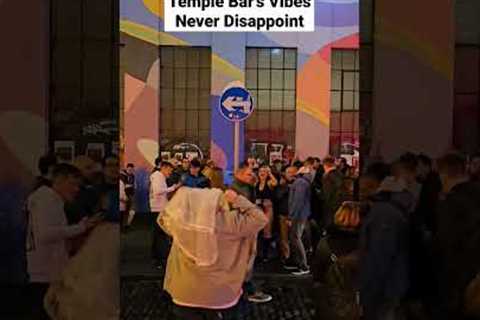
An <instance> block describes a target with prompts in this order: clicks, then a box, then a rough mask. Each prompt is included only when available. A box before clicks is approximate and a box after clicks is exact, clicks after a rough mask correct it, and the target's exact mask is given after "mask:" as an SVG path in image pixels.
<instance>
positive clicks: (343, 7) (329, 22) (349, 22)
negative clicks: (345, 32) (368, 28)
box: [315, 2, 359, 27]
mask: <svg viewBox="0 0 480 320" xmlns="http://www.w3.org/2000/svg"><path fill="white" fill-rule="evenodd" d="M358 24H359V6H358V3H325V2H316V3H315V25H316V26H321V27H348V26H355V25H358Z"/></svg>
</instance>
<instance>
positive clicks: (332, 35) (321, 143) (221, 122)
mask: <svg viewBox="0 0 480 320" xmlns="http://www.w3.org/2000/svg"><path fill="white" fill-rule="evenodd" d="M315 10H316V12H315V24H316V28H315V31H314V32H306V33H165V32H162V30H163V19H162V15H163V1H160V0H122V1H121V7H120V19H121V21H120V27H121V41H122V43H123V47H122V49H121V72H120V74H121V77H122V79H121V81H122V82H123V109H124V114H123V115H124V128H123V133H124V140H123V141H124V155H125V158H124V161H125V162H133V163H135V164H136V165H137V167H140V168H143V169H140V171H142V170H144V171H149V170H150V169H151V167H152V165H153V161H154V159H155V158H156V157H157V156H158V150H159V132H160V130H159V123H160V119H159V117H160V111H159V110H160V108H161V105H160V102H159V96H160V94H159V87H160V84H159V80H160V68H159V48H158V47H159V46H165V45H169V46H207V47H210V48H211V50H212V65H211V68H212V73H211V98H210V103H211V111H212V112H211V132H210V136H211V148H210V157H211V158H212V159H214V160H215V161H216V162H217V163H218V164H219V165H220V166H221V167H223V168H224V169H226V170H227V171H228V170H231V169H232V166H233V144H232V141H233V125H232V124H231V123H229V122H227V121H226V120H225V119H224V118H223V117H221V116H220V115H219V113H218V111H217V108H216V106H217V103H218V99H219V95H220V94H221V92H222V90H223V89H224V88H225V86H226V85H227V84H228V83H230V82H232V81H241V82H243V81H244V80H245V79H244V78H245V73H244V70H245V55H246V53H245V51H246V48H247V47H270V48H272V47H273V48H275V47H280V48H281V47H286V48H296V49H297V54H298V56H297V80H296V81H297V94H296V133H295V153H296V155H297V156H298V157H300V158H303V157H306V156H309V155H312V156H320V157H322V156H325V155H326V154H327V153H328V142H329V113H330V50H331V48H332V47H337V48H357V47H358V45H359V41H358V31H359V16H358V15H359V4H358V0H316V2H315ZM241 133H242V136H243V133H244V128H243V126H242V128H241ZM242 141H243V137H242ZM245 153H246V151H245V150H244V146H243V143H242V146H241V150H240V155H241V156H243V155H244V154H245Z"/></svg>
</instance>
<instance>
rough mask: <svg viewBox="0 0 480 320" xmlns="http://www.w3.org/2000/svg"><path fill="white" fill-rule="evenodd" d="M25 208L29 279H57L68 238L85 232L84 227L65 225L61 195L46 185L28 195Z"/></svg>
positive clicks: (65, 255) (61, 267)
mask: <svg viewBox="0 0 480 320" xmlns="http://www.w3.org/2000/svg"><path fill="white" fill-rule="evenodd" d="M27 208H28V211H29V224H28V233H27V262H28V273H29V274H30V281H31V282H41V283H50V282H53V281H56V280H59V279H60V276H61V274H62V272H63V271H64V269H65V267H66V265H67V263H68V259H69V256H68V242H67V240H68V239H71V238H73V237H76V236H78V235H80V234H82V233H84V232H85V227H84V226H80V225H72V226H69V225H67V219H66V217H65V211H64V201H63V199H62V198H61V197H60V195H59V194H57V193H56V192H55V191H54V190H53V189H51V188H49V187H46V186H43V187H41V188H39V189H38V190H36V191H35V192H34V193H32V194H31V195H30V196H29V197H28V200H27Z"/></svg>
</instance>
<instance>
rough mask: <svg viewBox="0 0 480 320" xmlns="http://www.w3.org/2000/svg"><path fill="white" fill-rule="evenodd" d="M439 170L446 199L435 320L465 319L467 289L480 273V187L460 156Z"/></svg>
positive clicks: (438, 238)
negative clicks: (471, 179)
mask: <svg viewBox="0 0 480 320" xmlns="http://www.w3.org/2000/svg"><path fill="white" fill-rule="evenodd" d="M438 168H439V173H440V177H441V179H442V185H443V192H444V199H443V200H442V201H441V202H440V205H439V211H438V227H437V233H436V235H435V242H434V245H435V252H436V258H437V260H436V262H437V271H438V273H437V275H438V277H437V282H438V284H439V288H438V289H439V298H440V299H439V301H438V303H437V307H438V308H439V309H440V310H438V314H436V315H435V319H438V320H443V319H445V320H447V319H449V320H450V319H455V320H463V319H467V317H466V315H465V314H464V311H463V306H464V296H465V291H466V288H467V286H468V285H469V283H470V282H471V281H472V280H473V279H474V278H475V276H476V275H477V274H478V273H479V271H480V254H479V252H480V184H479V183H478V182H472V181H469V177H468V174H467V173H466V161H465V159H464V158H463V156H461V155H459V154H454V153H452V154H447V155H446V156H444V157H443V158H441V159H440V160H439V161H438Z"/></svg>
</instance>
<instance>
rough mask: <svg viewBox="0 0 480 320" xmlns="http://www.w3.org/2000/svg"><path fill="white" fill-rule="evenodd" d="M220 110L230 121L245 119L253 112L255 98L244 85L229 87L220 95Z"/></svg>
mask: <svg viewBox="0 0 480 320" xmlns="http://www.w3.org/2000/svg"><path fill="white" fill-rule="evenodd" d="M219 110H220V113H221V114H222V116H223V117H224V118H225V119H227V120H228V121H233V122H237V121H243V120H245V119H247V118H248V116H250V114H252V112H253V98H252V96H251V94H250V92H248V91H247V90H246V89H244V88H242V87H232V88H229V89H227V90H225V91H224V92H223V94H222V96H221V97H220V106H219Z"/></svg>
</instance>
